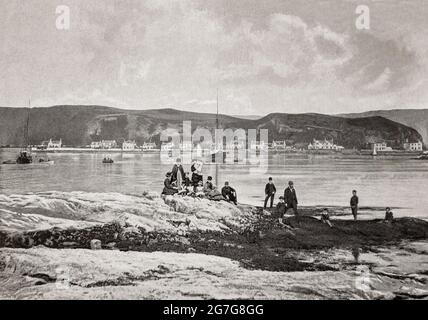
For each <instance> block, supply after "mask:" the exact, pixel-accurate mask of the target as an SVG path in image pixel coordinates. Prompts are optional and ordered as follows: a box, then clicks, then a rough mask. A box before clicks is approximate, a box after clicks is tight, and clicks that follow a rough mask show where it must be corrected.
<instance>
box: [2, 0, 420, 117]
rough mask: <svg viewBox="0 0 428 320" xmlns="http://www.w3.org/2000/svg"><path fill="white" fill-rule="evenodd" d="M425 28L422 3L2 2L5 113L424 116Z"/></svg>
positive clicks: (299, 0) (372, 0)
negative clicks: (364, 18) (61, 23)
mask: <svg viewBox="0 0 428 320" xmlns="http://www.w3.org/2000/svg"><path fill="white" fill-rule="evenodd" d="M360 4H366V5H368V6H369V8H370V17H371V21H370V22H371V23H370V27H371V29H370V30H363V31H362V30H357V29H356V27H355V20H356V18H357V16H358V15H357V14H356V13H355V9H356V7H357V6H358V5H360ZM57 5H67V6H68V7H69V8H70V21H71V25H70V29H69V30H57V28H56V26H55V20H56V18H57V15H56V13H55V9H56V6H57ZM427 17H428V1H425V0H407V1H404V0H385V1H382V0H376V1H375V0H367V1H364V2H363V1H359V0H358V1H353V0H332V1H328V0H317V1H315V0H305V1H302V0H263V1H260V0H236V1H230V0H144V1H141V0H134V1H131V0H120V1H118V0H109V1H104V0H91V1H88V0H60V1H58V0H43V1H40V0H0V72H1V76H0V106H23V105H26V103H27V100H28V98H31V99H32V104H33V105H34V106H50V105H54V104H100V105H108V106H112V107H121V108H130V109H147V108H165V107H173V108H178V109H183V110H189V111H201V112H213V111H215V103H216V88H219V102H220V112H222V113H227V114H242V115H251V114H262V115H263V114H266V113H269V112H293V113H298V112H322V113H340V112H359V111H366V110H371V109H390V108H424V107H427V108H428V104H427V101H428V76H427V75H428V73H427V71H428V36H427V30H428V19H426V18H427Z"/></svg>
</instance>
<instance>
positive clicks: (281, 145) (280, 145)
mask: <svg viewBox="0 0 428 320" xmlns="http://www.w3.org/2000/svg"><path fill="white" fill-rule="evenodd" d="M272 148H274V149H285V148H286V143H285V141H284V140H274V141H272Z"/></svg>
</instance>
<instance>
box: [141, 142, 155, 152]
mask: <svg viewBox="0 0 428 320" xmlns="http://www.w3.org/2000/svg"><path fill="white" fill-rule="evenodd" d="M141 149H142V150H143V151H148V150H154V149H156V143H154V142H144V143H143V145H142V147H141Z"/></svg>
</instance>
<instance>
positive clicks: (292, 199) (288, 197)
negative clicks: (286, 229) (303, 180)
mask: <svg viewBox="0 0 428 320" xmlns="http://www.w3.org/2000/svg"><path fill="white" fill-rule="evenodd" d="M284 201H285V203H286V204H287V211H288V210H289V209H293V213H294V215H297V204H298V201H297V195H296V189H294V183H293V181H289V182H288V187H287V188H286V189H285V190H284Z"/></svg>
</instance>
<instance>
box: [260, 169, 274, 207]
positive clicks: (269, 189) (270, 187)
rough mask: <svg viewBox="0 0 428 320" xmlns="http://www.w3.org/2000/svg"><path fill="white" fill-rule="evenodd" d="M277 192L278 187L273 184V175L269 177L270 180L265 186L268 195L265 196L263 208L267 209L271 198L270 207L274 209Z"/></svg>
mask: <svg viewBox="0 0 428 320" xmlns="http://www.w3.org/2000/svg"><path fill="white" fill-rule="evenodd" d="M275 193H276V187H275V185H274V184H273V180H272V177H269V182H268V183H267V184H266V186H265V196H266V197H265V204H264V206H263V209H266V206H267V203H268V200H269V198H270V208H271V209H272V207H273V201H274V198H275Z"/></svg>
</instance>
